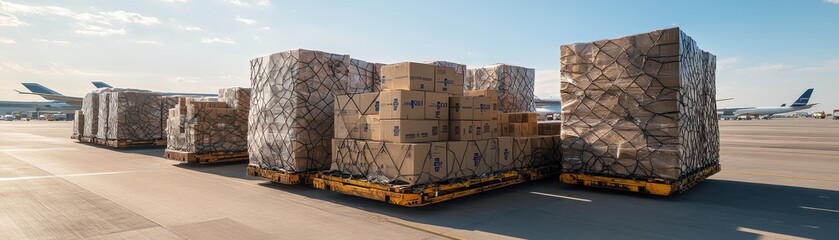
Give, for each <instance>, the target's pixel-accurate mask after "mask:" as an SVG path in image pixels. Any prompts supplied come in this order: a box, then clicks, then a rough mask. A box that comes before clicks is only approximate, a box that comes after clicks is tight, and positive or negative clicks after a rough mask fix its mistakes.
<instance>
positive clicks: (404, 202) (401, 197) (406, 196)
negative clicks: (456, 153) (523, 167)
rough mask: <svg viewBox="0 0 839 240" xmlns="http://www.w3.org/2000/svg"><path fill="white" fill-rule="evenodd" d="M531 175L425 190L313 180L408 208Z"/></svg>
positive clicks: (321, 177)
mask: <svg viewBox="0 0 839 240" xmlns="http://www.w3.org/2000/svg"><path fill="white" fill-rule="evenodd" d="M528 177H529V176H527V174H522V173H519V172H516V171H511V172H506V173H500V174H497V175H493V176H488V177H482V178H475V179H470V180H468V181H465V182H461V183H455V184H442V185H434V186H429V187H426V188H424V189H421V190H415V189H413V188H409V187H392V186H386V185H382V184H377V183H371V182H368V181H366V180H355V179H347V178H341V177H336V176H329V175H325V174H318V175H317V176H316V177H314V179H312V186H314V187H315V188H317V189H322V190H329V191H333V192H339V193H343V194H347V195H353V196H358V197H363V198H368V199H372V200H377V201H382V202H387V203H390V204H395V205H399V206H405V207H419V206H425V205H429V204H433V203H439V202H443V201H447V200H452V199H455V198H460V197H465V196H469V195H473V194H477V193H481V192H486V191H489V190H493V189H498V188H502V187H506V186H510V185H515V184H519V183H522V182H525V181H526V180H527V179H528Z"/></svg>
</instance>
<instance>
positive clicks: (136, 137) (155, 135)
mask: <svg viewBox="0 0 839 240" xmlns="http://www.w3.org/2000/svg"><path fill="white" fill-rule="evenodd" d="M106 95H108V96H109V97H108V98H109V100H110V102H109V103H108V121H107V132H106V139H108V140H132V141H153V140H160V139H164V136H163V132H164V130H163V117H164V114H163V102H162V97H161V95H160V94H158V93H151V92H135V91H118V92H111V93H107V94H106ZM167 110H168V109H167Z"/></svg>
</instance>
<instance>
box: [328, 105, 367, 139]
mask: <svg viewBox="0 0 839 240" xmlns="http://www.w3.org/2000/svg"><path fill="white" fill-rule="evenodd" d="M361 119H362V115H361V114H359V113H358V112H354V111H353V112H352V113H349V112H341V113H340V114H335V119H334V120H335V121H334V127H333V129H334V132H335V133H334V134H335V138H338V139H344V138H352V139H356V138H360V135H359V134H360V132H359V127H360V124H361Z"/></svg>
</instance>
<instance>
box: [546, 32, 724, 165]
mask: <svg viewBox="0 0 839 240" xmlns="http://www.w3.org/2000/svg"><path fill="white" fill-rule="evenodd" d="M561 62H562V70H561V89H562V90H561V94H562V100H563V106H562V124H563V125H562V126H563V128H562V136H563V143H562V149H563V151H564V152H563V160H562V166H563V169H565V170H566V171H571V172H583V173H588V174H595V175H605V176H613V177H621V178H642V179H649V178H664V179H679V178H681V177H684V176H686V175H689V174H692V173H694V172H697V171H700V170H702V169H704V168H706V167H709V166H712V165H715V164H717V163H718V161H719V155H718V152H719V132H718V128H717V118H716V110H715V109H716V106H715V105H716V104H715V90H714V89H715V85H714V84H715V83H714V71H715V57H714V56H713V55H711V54H709V53H707V52H703V51H701V50H699V49H698V48H697V47H696V43H695V42H694V41H693V40H692V39H690V38H689V37H687V35H685V34H683V33H681V31H679V29H678V28H674V29H667V30H660V31H655V32H651V33H647V34H640V35H634V36H628V37H623V38H619V39H613V40H602V41H596V42H592V43H582V44H572V45H563V46H562V47H561Z"/></svg>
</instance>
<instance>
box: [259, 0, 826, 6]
mask: <svg viewBox="0 0 839 240" xmlns="http://www.w3.org/2000/svg"><path fill="white" fill-rule="evenodd" d="M834 1H839V0H834ZM256 5H260V6H268V5H271V1H269V0H259V2H257V3H256Z"/></svg>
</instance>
